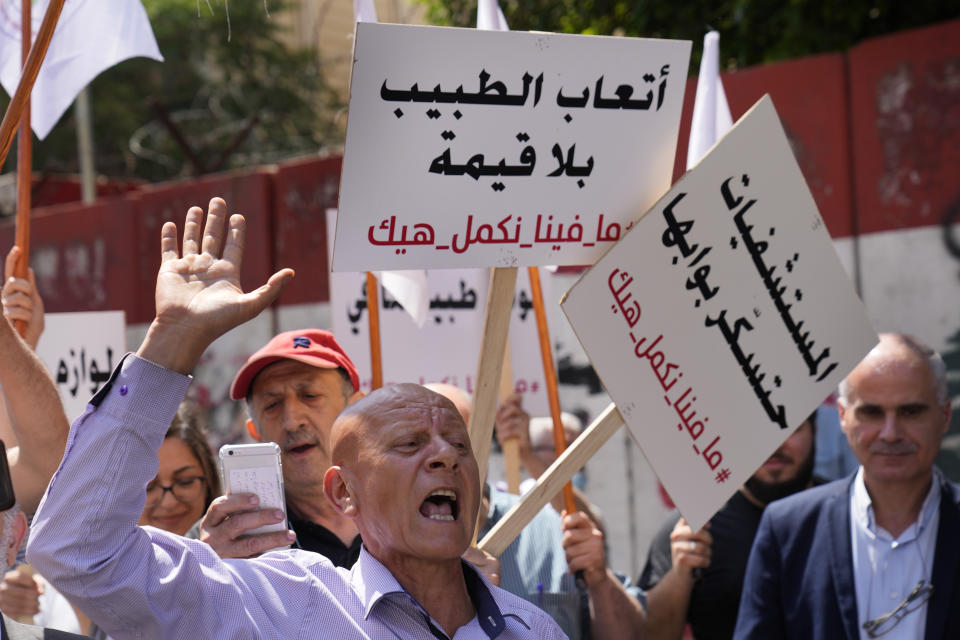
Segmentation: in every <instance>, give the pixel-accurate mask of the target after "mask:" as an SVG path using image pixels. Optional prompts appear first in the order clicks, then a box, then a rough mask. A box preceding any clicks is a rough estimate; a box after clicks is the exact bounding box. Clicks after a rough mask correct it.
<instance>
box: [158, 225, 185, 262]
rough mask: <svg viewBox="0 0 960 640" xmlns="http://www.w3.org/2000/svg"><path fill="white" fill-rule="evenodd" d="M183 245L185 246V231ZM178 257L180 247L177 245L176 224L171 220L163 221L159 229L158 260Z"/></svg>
mask: <svg viewBox="0 0 960 640" xmlns="http://www.w3.org/2000/svg"><path fill="white" fill-rule="evenodd" d="M184 246H186V232H184ZM179 257H180V248H179V247H178V246H177V225H176V224H175V223H173V222H164V223H163V228H161V229H160V262H161V263H164V262H167V261H168V260H176V259H177V258H179Z"/></svg>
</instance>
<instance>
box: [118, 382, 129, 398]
mask: <svg viewBox="0 0 960 640" xmlns="http://www.w3.org/2000/svg"><path fill="white" fill-rule="evenodd" d="M129 390H130V389H128V388H127V385H125V384H122V385H120V395H122V396H125V395H127V392H128V391H129Z"/></svg>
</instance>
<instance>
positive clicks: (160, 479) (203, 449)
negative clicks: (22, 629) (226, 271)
mask: <svg viewBox="0 0 960 640" xmlns="http://www.w3.org/2000/svg"><path fill="white" fill-rule="evenodd" d="M158 457H159V461H158V462H159V467H158V469H157V475H156V477H155V478H154V479H153V482H151V483H150V484H148V485H147V500H146V505H145V506H144V509H143V514H142V515H141V516H140V524H141V525H150V526H153V527H157V528H158V529H164V530H166V531H170V532H172V533H176V534H179V535H183V534H185V533H186V532H187V530H188V529H189V528H190V527H191V526H192V525H193V523H194V522H196V521H197V520H199V519H200V518H201V517H202V516H203V514H204V513H206V511H207V507H208V506H210V502H211V501H212V500H213V499H214V498H215V497H216V496H218V495H220V476H219V475H218V474H217V467H216V464H215V463H214V459H213V453H212V451H211V449H210V445H209V444H207V438H206V434H205V432H204V429H203V427H202V419H201V417H200V415H199V411H198V408H197V407H196V406H195V405H193V404H192V403H190V402H184V403H183V404H181V405H180V409H179V410H178V411H177V415H176V417H175V418H174V419H173V422H172V423H171V424H170V428H169V429H168V430H167V435H166V438H165V439H164V441H163V445H162V446H161V447H160V451H159V453H158ZM0 605H2V607H3V609H4V612H5V613H7V614H8V615H12V616H14V617H17V618H22V619H24V620H27V619H29V618H31V617H33V622H34V623H35V624H40V625H41V626H46V627H53V628H57V629H63V630H68V631H71V632H74V633H84V632H87V631H89V634H90V635H89V637H90V638H95V639H104V638H106V637H107V636H106V635H105V634H104V633H103V632H102V631H101V630H100V629H99V628H97V626H96V625H94V624H91V623H90V621H89V620H87V619H86V617H85V616H84V615H82V614H78V613H77V612H76V611H75V610H74V609H73V608H72V607H71V606H70V604H69V603H68V602H67V601H66V599H64V597H63V596H61V595H60V594H59V593H57V592H56V591H54V590H53V589H52V588H51V587H50V585H48V584H46V582H45V581H43V580H42V579H40V578H39V576H35V575H34V574H33V573H32V572H31V573H29V574H26V575H21V574H20V573H19V572H18V571H17V570H15V571H12V572H9V573H7V575H6V576H4V578H3V582H2V584H0ZM34 614H37V615H36V616H34Z"/></svg>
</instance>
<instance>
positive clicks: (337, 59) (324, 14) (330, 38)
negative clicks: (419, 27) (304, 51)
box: [275, 0, 424, 99]
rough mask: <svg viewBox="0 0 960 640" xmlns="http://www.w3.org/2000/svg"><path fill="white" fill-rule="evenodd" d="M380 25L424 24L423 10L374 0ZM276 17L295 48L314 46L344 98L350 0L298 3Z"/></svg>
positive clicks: (397, 0)
mask: <svg viewBox="0 0 960 640" xmlns="http://www.w3.org/2000/svg"><path fill="white" fill-rule="evenodd" d="M374 5H375V6H376V8H377V18H378V19H379V20H380V22H393V23H400V24H424V9H423V7H422V6H421V5H419V4H416V3H415V2H413V1H412V0H375V2H374ZM275 18H276V19H277V20H279V21H281V22H282V23H283V24H284V25H286V26H287V27H289V30H290V37H291V38H292V42H293V44H295V45H299V46H311V47H316V48H317V51H318V56H319V60H320V65H321V69H322V70H323V73H324V74H325V75H326V77H327V80H328V81H329V82H330V84H331V86H333V87H335V88H336V89H337V90H338V91H340V92H341V95H342V96H343V98H344V99H346V97H347V88H348V86H349V81H350V59H351V54H352V52H353V0H300V2H299V3H297V6H296V7H295V8H294V9H292V10H290V11H286V12H283V13H282V14H277V15H276V16H275Z"/></svg>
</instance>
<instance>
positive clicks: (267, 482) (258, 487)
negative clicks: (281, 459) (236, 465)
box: [230, 467, 283, 509]
mask: <svg viewBox="0 0 960 640" xmlns="http://www.w3.org/2000/svg"><path fill="white" fill-rule="evenodd" d="M230 491H231V492H233V493H255V494H257V495H258V496H260V506H261V507H271V508H277V509H279V508H282V507H283V496H281V495H280V492H279V487H278V486H277V472H276V470H275V469H273V468H272V467H250V468H247V469H231V470H230Z"/></svg>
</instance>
